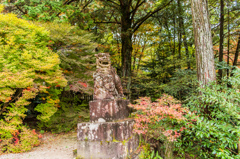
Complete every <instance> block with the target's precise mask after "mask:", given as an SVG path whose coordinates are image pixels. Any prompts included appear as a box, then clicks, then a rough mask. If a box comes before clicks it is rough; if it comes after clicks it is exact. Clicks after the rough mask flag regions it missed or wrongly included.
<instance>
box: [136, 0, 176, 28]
mask: <svg viewBox="0 0 240 159" xmlns="http://www.w3.org/2000/svg"><path fill="white" fill-rule="evenodd" d="M172 1H173V0H171V1H169V2H168V3H167V4H166V5H164V6H163V7H158V8H157V9H155V10H154V11H152V12H149V13H148V14H146V15H145V16H144V17H142V18H141V19H139V20H138V21H137V22H136V23H134V25H133V32H135V31H136V30H138V28H139V27H140V26H141V25H142V24H143V23H144V22H145V21H146V20H147V19H148V18H150V17H151V16H152V15H153V14H155V13H157V12H158V11H160V10H162V9H164V8H165V7H167V6H168V5H169V4H170V3H171V2H172Z"/></svg>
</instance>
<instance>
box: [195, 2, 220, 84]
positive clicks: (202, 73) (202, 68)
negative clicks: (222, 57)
mask: <svg viewBox="0 0 240 159" xmlns="http://www.w3.org/2000/svg"><path fill="white" fill-rule="evenodd" d="M191 8H192V17H193V28H194V39H195V53H196V61H197V75H198V81H199V82H200V87H204V85H207V84H208V83H209V82H211V81H215V80H216V72H215V68H214V55H213V44H212V35H211V28H210V22H209V13H208V4H207V0H192V1H191Z"/></svg>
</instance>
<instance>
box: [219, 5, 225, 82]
mask: <svg viewBox="0 0 240 159" xmlns="http://www.w3.org/2000/svg"><path fill="white" fill-rule="evenodd" d="M220 3H221V7H220V10H221V11H220V12H221V13H220V43H219V62H222V61H223V40H224V33H223V29H224V28H223V23H224V1H223V0H220ZM218 75H219V80H221V79H222V76H223V70H222V69H219V71H218Z"/></svg>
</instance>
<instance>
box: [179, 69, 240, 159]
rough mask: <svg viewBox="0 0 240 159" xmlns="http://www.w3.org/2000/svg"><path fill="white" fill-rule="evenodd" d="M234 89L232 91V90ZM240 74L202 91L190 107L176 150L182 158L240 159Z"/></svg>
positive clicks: (194, 97) (193, 97) (236, 73)
mask: <svg viewBox="0 0 240 159" xmlns="http://www.w3.org/2000/svg"><path fill="white" fill-rule="evenodd" d="M229 85H231V87H229ZM239 86H240V70H239V69H236V70H235V72H234V76H233V77H230V78H229V79H227V78H224V79H223V80H222V82H221V84H216V83H212V84H211V85H209V86H206V87H205V88H203V89H199V91H200V92H201V93H200V95H195V96H192V97H191V98H190V99H189V101H188V104H187V106H188V107H189V109H190V110H191V111H192V112H194V113H191V114H189V116H188V119H189V120H190V121H191V122H190V124H189V123H188V124H186V129H185V130H184V132H183V135H182V138H180V139H178V142H177V143H176V147H177V149H178V151H179V152H180V154H185V153H188V154H190V155H193V156H194V155H197V156H198V157H200V158H208V159H210V158H226V159H236V158H240V155H239V154H238V152H237V148H238V142H239V137H240V127H239V126H240V115H239V114H240V93H239Z"/></svg>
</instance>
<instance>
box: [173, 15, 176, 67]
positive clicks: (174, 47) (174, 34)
mask: <svg viewBox="0 0 240 159" xmlns="http://www.w3.org/2000/svg"><path fill="white" fill-rule="evenodd" d="M174 15H175V14H174ZM173 25H174V28H173V29H174V30H173V57H175V51H176V18H175V16H174V19H173ZM173 61H174V70H175V69H176V63H175V58H174V59H173Z"/></svg>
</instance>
